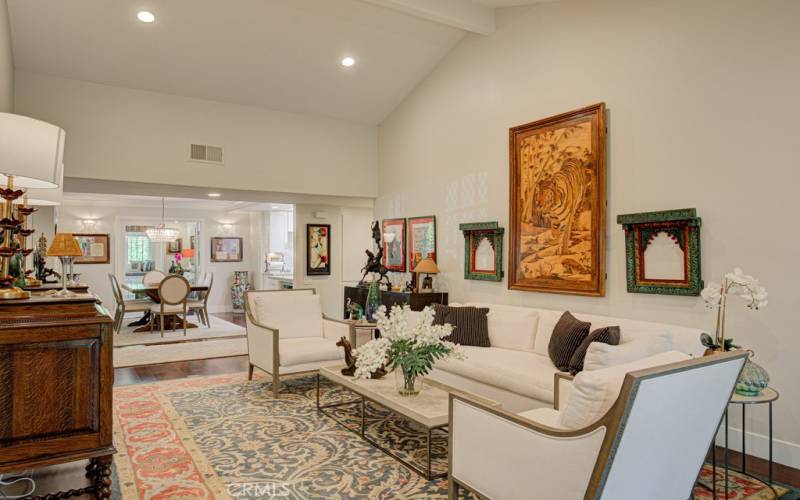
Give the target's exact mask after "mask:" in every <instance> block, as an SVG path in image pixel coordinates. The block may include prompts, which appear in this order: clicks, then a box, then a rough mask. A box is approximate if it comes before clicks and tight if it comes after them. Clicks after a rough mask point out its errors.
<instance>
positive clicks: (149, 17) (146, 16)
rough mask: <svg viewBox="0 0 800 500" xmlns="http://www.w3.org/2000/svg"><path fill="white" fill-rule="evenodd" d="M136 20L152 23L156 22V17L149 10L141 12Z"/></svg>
mask: <svg viewBox="0 0 800 500" xmlns="http://www.w3.org/2000/svg"><path fill="white" fill-rule="evenodd" d="M136 18H137V19H138V20H140V21H141V22H143V23H152V22H153V21H155V20H156V15H155V14H153V13H152V12H150V11H149V10H140V11H139V13H138V14H136Z"/></svg>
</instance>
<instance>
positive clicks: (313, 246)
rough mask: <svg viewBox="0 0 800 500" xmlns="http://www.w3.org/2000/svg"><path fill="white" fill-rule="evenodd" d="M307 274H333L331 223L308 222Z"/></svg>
mask: <svg viewBox="0 0 800 500" xmlns="http://www.w3.org/2000/svg"><path fill="white" fill-rule="evenodd" d="M306 274H307V275H308V276H327V275H329V274H331V225H330V224H306Z"/></svg>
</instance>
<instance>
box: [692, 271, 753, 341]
mask: <svg viewBox="0 0 800 500" xmlns="http://www.w3.org/2000/svg"><path fill="white" fill-rule="evenodd" d="M729 295H738V296H739V297H741V298H742V299H744V301H745V306H746V307H748V308H750V309H752V310H754V311H757V310H759V309H762V308H764V307H766V306H767V304H768V303H769V301H768V300H767V295H768V294H767V290H766V289H765V288H764V287H763V286H761V285H759V284H758V280H757V279H756V278H754V277H752V276H750V275H749V274H745V273H744V271H742V270H741V269H740V268H738V267H737V268H735V269H734V270H733V271H731V272H729V273H727V274H725V277H724V280H723V282H722V283H715V282H709V283H708V285H706V287H705V288H704V289H703V291H702V292H700V296H701V297H703V300H704V301H705V303H706V306H707V307H708V308H709V309H717V327H716V328H717V332H716V339H714V343H713V344H711V343H709V342H707V341H704V344H706V346H707V347H710V348H720V349H723V350H726V351H727V350H729V349H730V347H732V346H733V345H732V339H727V340H726V339H725V311H726V306H727V300H728V296H729ZM709 340H710V338H709Z"/></svg>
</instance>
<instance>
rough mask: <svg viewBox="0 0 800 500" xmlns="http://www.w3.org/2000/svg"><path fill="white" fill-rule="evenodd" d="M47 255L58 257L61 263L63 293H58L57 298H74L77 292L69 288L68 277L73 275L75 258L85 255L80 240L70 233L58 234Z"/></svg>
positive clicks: (54, 237)
mask: <svg viewBox="0 0 800 500" xmlns="http://www.w3.org/2000/svg"><path fill="white" fill-rule="evenodd" d="M47 255H49V256H51V257H58V258H59V260H60V261H61V283H62V287H61V291H59V292H58V293H56V294H55V295H56V296H57V297H72V296H74V295H76V293H75V292H72V291H70V290H69V289H68V288H67V276H68V275H69V274H71V273H72V261H73V260H75V257H80V256H81V255H83V252H82V251H81V246H80V244H79V243H78V240H76V239H75V237H74V236H72V235H71V234H70V233H56V235H55V236H53V243H51V244H50V248H48V249H47Z"/></svg>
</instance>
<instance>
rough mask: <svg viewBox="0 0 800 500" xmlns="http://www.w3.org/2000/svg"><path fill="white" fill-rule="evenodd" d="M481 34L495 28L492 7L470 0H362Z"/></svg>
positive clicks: (487, 33)
mask: <svg viewBox="0 0 800 500" xmlns="http://www.w3.org/2000/svg"><path fill="white" fill-rule="evenodd" d="M363 1H365V2H369V3H371V4H375V5H379V6H381V7H385V8H387V9H393V10H396V11H399V12H403V13H405V14H410V15H412V16H416V17H420V18H422V19H427V20H429V21H434V22H437V23H441V24H446V25H447V26H452V27H454V28H459V29H462V30H466V31H471V32H473V33H479V34H481V35H490V34H492V33H494V30H495V18H494V9H493V8H491V7H486V6H485V5H479V4H477V3H474V2H472V0H363Z"/></svg>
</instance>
